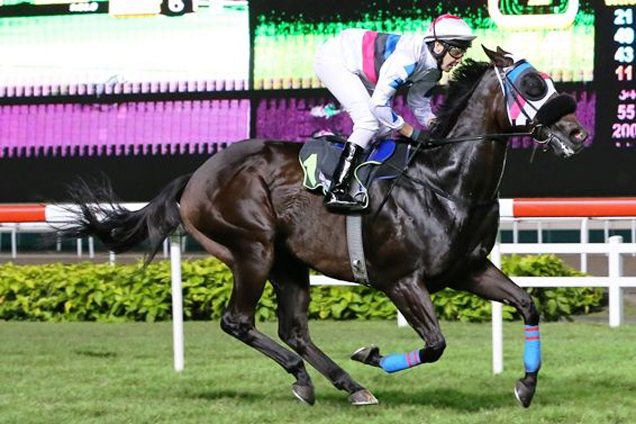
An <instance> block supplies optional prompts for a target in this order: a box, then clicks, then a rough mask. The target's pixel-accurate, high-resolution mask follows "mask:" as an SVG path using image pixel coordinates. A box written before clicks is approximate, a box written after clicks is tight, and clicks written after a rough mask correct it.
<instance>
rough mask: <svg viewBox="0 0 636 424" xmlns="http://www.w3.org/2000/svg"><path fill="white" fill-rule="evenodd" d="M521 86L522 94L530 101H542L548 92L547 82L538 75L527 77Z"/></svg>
mask: <svg viewBox="0 0 636 424" xmlns="http://www.w3.org/2000/svg"><path fill="white" fill-rule="evenodd" d="M519 84H520V89H521V92H522V93H523V94H524V96H525V97H526V98H527V99H528V100H541V99H542V98H543V97H545V95H546V93H547V92H548V86H547V84H546V83H545V80H544V79H543V78H541V75H539V74H537V73H531V74H528V75H525V76H524V77H523V78H521V81H520V83H519Z"/></svg>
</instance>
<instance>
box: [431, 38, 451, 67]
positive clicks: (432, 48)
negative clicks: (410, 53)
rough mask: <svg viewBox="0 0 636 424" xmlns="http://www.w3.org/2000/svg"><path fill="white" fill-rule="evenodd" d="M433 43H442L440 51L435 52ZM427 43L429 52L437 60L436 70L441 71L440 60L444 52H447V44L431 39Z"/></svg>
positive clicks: (442, 58)
mask: <svg viewBox="0 0 636 424" xmlns="http://www.w3.org/2000/svg"><path fill="white" fill-rule="evenodd" d="M435 43H440V44H441V45H442V47H443V49H442V52H441V53H435ZM427 45H428V51H430V52H431V54H432V55H433V57H434V58H435V61H436V62H437V70H439V71H441V70H442V62H443V61H444V56H446V53H447V52H448V46H447V45H446V43H443V42H441V41H438V40H435V41H431V42H429V43H427Z"/></svg>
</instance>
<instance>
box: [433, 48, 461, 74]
mask: <svg viewBox="0 0 636 424" xmlns="http://www.w3.org/2000/svg"><path fill="white" fill-rule="evenodd" d="M445 47H446V46H444V45H443V44H442V43H440V42H439V41H436V42H435V46H434V49H435V52H436V53H438V54H441V53H442V51H444V48H445ZM449 47H450V48H447V49H446V54H445V55H444V57H443V58H442V63H441V64H440V68H441V70H442V71H444V72H450V71H451V70H452V69H453V68H454V67H455V65H457V64H459V62H461V60H462V57H463V56H464V53H465V52H466V51H465V50H463V49H459V48H457V47H453V46H449ZM451 50H452V51H451ZM451 53H452V54H451Z"/></svg>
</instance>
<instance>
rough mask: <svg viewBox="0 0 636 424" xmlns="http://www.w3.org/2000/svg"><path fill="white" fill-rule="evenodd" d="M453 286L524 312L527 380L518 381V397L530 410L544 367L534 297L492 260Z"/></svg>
mask: <svg viewBox="0 0 636 424" xmlns="http://www.w3.org/2000/svg"><path fill="white" fill-rule="evenodd" d="M450 286H451V287H452V288H453V289H456V290H465V291H468V292H470V293H474V294H476V295H477V296H480V297H483V298H486V299H488V300H494V301H497V302H502V303H505V304H507V305H512V306H514V307H515V308H516V309H517V310H518V311H519V313H521V316H522V317H523V321H524V323H525V331H524V338H525V349H524V354H523V362H524V365H525V371H526V374H525V377H524V378H521V379H520V380H519V381H517V385H516V387H515V397H516V398H517V400H518V401H519V403H521V405H523V406H524V407H525V408H527V407H529V406H530V403H531V402H532V397H533V396H534V392H535V390H536V388H537V378H538V375H539V368H540V367H541V341H540V339H539V312H538V311H537V308H536V306H535V305H534V302H533V301H532V298H531V297H530V295H529V294H528V293H527V292H526V291H525V290H524V289H522V288H521V287H519V286H518V285H516V284H515V283H514V282H513V281H512V280H511V279H510V278H508V277H507V276H506V275H505V274H504V273H503V272H501V270H500V269H499V268H497V267H496V266H495V265H493V264H492V262H490V261H486V263H485V264H484V266H483V267H481V268H479V269H476V270H474V271H472V272H471V273H470V274H469V275H468V278H466V279H464V280H462V281H457V282H455V283H453V284H451V285H450Z"/></svg>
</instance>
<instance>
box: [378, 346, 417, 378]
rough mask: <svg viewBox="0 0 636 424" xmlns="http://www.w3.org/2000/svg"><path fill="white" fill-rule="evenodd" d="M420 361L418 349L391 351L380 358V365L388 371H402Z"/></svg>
mask: <svg viewBox="0 0 636 424" xmlns="http://www.w3.org/2000/svg"><path fill="white" fill-rule="evenodd" d="M421 363H422V361H421V360H420V351H419V350H414V351H413V352H408V353H392V354H391V355H387V356H384V357H383V358H382V359H380V366H381V367H382V369H383V370H384V371H386V372H388V373H393V372H397V371H402V370H405V369H407V368H411V367H414V366H416V365H419V364H421Z"/></svg>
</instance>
